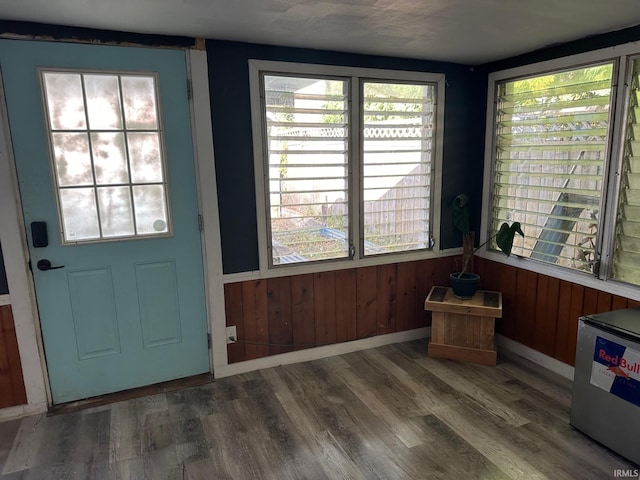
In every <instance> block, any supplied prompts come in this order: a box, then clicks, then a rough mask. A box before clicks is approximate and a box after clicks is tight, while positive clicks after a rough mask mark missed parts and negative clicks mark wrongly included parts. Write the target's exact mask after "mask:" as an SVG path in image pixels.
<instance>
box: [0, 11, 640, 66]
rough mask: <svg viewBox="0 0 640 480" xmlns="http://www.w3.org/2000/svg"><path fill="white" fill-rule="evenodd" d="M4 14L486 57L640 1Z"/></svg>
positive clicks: (618, 19)
mask: <svg viewBox="0 0 640 480" xmlns="http://www.w3.org/2000/svg"><path fill="white" fill-rule="evenodd" d="M0 18H1V19H4V20H23V21H32V22H40V23H51V24H58V25H69V26H78V27H89V28H100V29H109V30H119V31H129V32H137V33H156V34H166V35H184V36H189V37H204V38H212V39H225V40H237V41H243V42H254V43H265V44H272V45H284V46H294V47H307V48H317V49H327V50H338V51H346V52H355V53H366V54H380V55H390V56H396V57H410V58H420V59H429V60H446V61H452V62H458V63H465V64H471V65H476V64H481V63H485V62H489V61H493V60H498V59H502V58H506V57H511V56H514V55H518V54H520V53H525V52H529V51H531V50H535V49H538V48H542V47H545V46H548V45H552V44H556V43H562V42H566V41H570V40H576V39H579V38H582V37H585V36H590V35H594V34H598V33H605V32H609V31H613V30H619V29H622V28H625V27H629V26H634V25H638V24H640V0H610V1H606V0H562V1H558V0H0Z"/></svg>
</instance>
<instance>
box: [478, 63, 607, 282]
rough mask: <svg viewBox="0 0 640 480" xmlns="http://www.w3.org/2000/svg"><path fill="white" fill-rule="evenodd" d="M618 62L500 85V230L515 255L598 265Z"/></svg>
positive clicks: (582, 266)
mask: <svg viewBox="0 0 640 480" xmlns="http://www.w3.org/2000/svg"><path fill="white" fill-rule="evenodd" d="M612 73H613V64H611V63H608V64H604V65H597V66H590V67H585V68H579V69H574V70H569V71H564V72H559V73H553V74H548V75H542V76H537V77H531V78H527V79H521V80H508V81H503V82H500V83H498V84H497V103H496V116H495V168H494V183H493V204H492V211H491V215H492V225H491V229H492V231H491V232H490V233H493V232H495V231H497V229H498V228H499V226H500V224H501V223H503V222H509V223H511V222H520V223H521V224H522V228H523V230H524V233H525V237H524V239H522V238H521V237H518V238H517V239H516V242H515V244H514V248H513V251H512V253H513V254H516V255H520V256H524V257H530V258H534V259H537V260H540V261H544V262H548V263H553V264H557V265H561V266H565V267H569V268H574V269H577V270H584V271H591V269H592V267H593V264H594V262H595V260H596V237H597V235H598V226H599V222H600V199H601V196H602V189H603V180H604V172H605V166H606V152H607V146H608V143H609V135H610V133H609V132H610V128H609V127H610V125H609V123H610V122H609V114H610V108H611V83H612Z"/></svg>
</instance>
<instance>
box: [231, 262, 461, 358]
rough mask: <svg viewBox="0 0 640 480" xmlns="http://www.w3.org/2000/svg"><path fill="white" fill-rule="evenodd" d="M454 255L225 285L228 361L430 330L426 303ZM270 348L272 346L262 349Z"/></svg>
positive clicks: (445, 275) (441, 282)
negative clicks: (230, 333)
mask: <svg viewBox="0 0 640 480" xmlns="http://www.w3.org/2000/svg"><path fill="white" fill-rule="evenodd" d="M454 261H455V260H454V257H445V258H439V259H431V260H419V261H414V262H405V263H398V264H387V265H379V266H373V267H362V268H354V269H348V270H337V271H331V272H321V273H314V274H305V275H293V276H289V277H279V278H269V279H266V280H264V279H263V280H249V281H245V282H236V283H228V284H226V285H225V286H224V292H225V311H226V317H227V326H232V325H235V326H236V331H237V334H238V340H241V341H242V342H249V343H242V342H238V343H235V344H229V345H228V346H227V352H228V358H229V363H236V362H241V361H244V360H251V359H254V358H260V357H266V356H269V355H275V354H278V353H284V352H290V351H292V350H299V349H302V348H311V347H313V346H318V345H329V344H333V343H340V342H347V341H350V340H357V339H361V338H366V337H372V336H375V335H383V334H386V333H393V332H400V331H404V330H412V329H415V328H420V327H426V326H429V325H430V320H431V317H430V312H425V310H424V300H425V298H426V296H427V293H429V290H430V289H431V287H432V286H433V285H448V277H449V273H450V272H452V271H453V269H454V267H455V265H454ZM267 344H269V345H267Z"/></svg>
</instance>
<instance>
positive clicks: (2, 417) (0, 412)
mask: <svg viewBox="0 0 640 480" xmlns="http://www.w3.org/2000/svg"><path fill="white" fill-rule="evenodd" d="M46 411H47V403H46V402H42V403H31V404H28V405H18V406H17V407H8V408H2V409H0V422H5V421H7V420H13V419H15V418H21V417H26V416H27V415H35V414H36V413H44V412H46Z"/></svg>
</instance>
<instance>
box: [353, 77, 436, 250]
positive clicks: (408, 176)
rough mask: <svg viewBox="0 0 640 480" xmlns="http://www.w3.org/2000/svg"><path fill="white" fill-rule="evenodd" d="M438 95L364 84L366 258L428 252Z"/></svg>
mask: <svg viewBox="0 0 640 480" xmlns="http://www.w3.org/2000/svg"><path fill="white" fill-rule="evenodd" d="M435 90H436V88H435V85H433V84H415V83H397V82H381V81H363V82H362V98H363V111H362V116H361V118H362V119H363V128H362V131H361V135H362V139H363V148H362V163H363V167H362V178H363V180H362V181H363V209H364V212H363V233H364V253H365V255H375V254H380V253H388V252H397V251H406V250H418V249H425V248H429V246H430V244H429V242H430V218H429V214H430V197H431V195H430V192H431V165H432V161H433V155H434V153H435V152H434V142H433V137H434V135H433V132H434V131H435V129H434V123H435V122H434V113H435V99H436V96H435Z"/></svg>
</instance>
